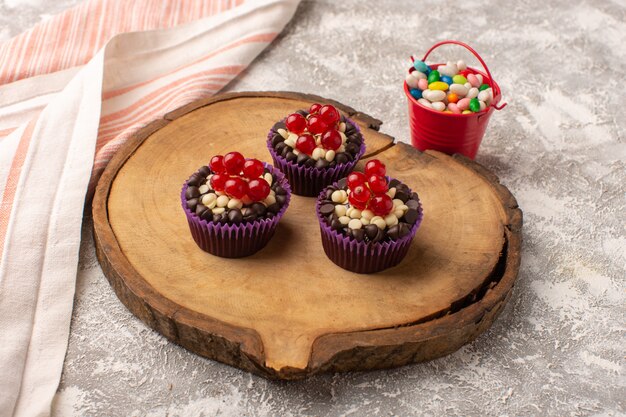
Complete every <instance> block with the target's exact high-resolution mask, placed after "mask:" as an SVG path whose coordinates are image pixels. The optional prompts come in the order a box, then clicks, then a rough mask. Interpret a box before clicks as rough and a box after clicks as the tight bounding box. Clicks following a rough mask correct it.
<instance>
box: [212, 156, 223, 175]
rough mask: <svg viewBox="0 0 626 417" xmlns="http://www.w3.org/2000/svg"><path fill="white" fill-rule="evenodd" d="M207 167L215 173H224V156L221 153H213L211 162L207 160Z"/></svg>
mask: <svg viewBox="0 0 626 417" xmlns="http://www.w3.org/2000/svg"><path fill="white" fill-rule="evenodd" d="M209 168H211V171H213V172H214V173H215V174H222V173H224V172H225V171H226V168H224V157H223V156H222V155H215V156H214V157H213V158H211V162H209Z"/></svg>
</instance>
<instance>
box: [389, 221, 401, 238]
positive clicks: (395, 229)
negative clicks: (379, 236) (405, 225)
mask: <svg viewBox="0 0 626 417" xmlns="http://www.w3.org/2000/svg"><path fill="white" fill-rule="evenodd" d="M387 236H389V238H390V239H392V240H398V237H399V236H400V227H399V226H398V225H397V224H396V225H393V226H391V227H390V228H389V229H387Z"/></svg>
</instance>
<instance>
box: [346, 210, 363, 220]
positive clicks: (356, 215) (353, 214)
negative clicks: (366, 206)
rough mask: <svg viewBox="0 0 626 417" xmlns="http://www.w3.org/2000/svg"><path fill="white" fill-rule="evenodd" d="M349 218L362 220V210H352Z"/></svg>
mask: <svg viewBox="0 0 626 417" xmlns="http://www.w3.org/2000/svg"><path fill="white" fill-rule="evenodd" d="M348 216H350V218H352V219H360V218H361V210H359V209H356V208H355V209H352V212H351V213H350V214H348Z"/></svg>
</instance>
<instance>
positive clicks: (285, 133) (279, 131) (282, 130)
mask: <svg viewBox="0 0 626 417" xmlns="http://www.w3.org/2000/svg"><path fill="white" fill-rule="evenodd" d="M276 132H278V134H279V135H280V136H282V137H283V138H285V139H287V138H288V137H289V132H287V131H286V130H285V129H278V130H277V131H276Z"/></svg>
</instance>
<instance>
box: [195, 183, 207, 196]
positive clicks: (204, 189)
mask: <svg viewBox="0 0 626 417" xmlns="http://www.w3.org/2000/svg"><path fill="white" fill-rule="evenodd" d="M198 191H200V194H204V193H208V192H209V186H208V185H206V184H202V185H201V186H200V187H199V188H198Z"/></svg>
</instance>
